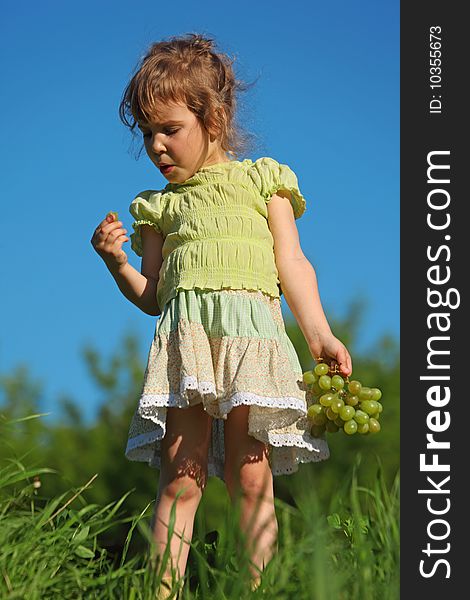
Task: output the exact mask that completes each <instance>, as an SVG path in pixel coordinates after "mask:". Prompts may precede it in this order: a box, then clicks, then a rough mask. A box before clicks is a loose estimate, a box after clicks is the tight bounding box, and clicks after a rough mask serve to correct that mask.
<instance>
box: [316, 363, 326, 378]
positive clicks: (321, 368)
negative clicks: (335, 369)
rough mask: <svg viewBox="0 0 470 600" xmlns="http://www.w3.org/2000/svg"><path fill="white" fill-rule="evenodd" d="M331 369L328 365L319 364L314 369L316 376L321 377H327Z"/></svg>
mask: <svg viewBox="0 0 470 600" xmlns="http://www.w3.org/2000/svg"><path fill="white" fill-rule="evenodd" d="M329 370H330V367H329V366H328V365H327V364H326V363H318V365H316V367H315V368H314V369H313V371H314V373H315V375H318V377H321V376H322V375H327V374H328V371H329Z"/></svg>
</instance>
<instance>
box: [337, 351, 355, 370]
mask: <svg viewBox="0 0 470 600" xmlns="http://www.w3.org/2000/svg"><path fill="white" fill-rule="evenodd" d="M336 358H337V361H338V364H339V368H340V371H341V372H342V373H343V375H350V374H351V373H352V362H351V357H350V355H349V352H348V351H347V350H346V348H342V349H341V350H339V351H338V354H337V357H336Z"/></svg>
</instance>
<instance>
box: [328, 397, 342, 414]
mask: <svg viewBox="0 0 470 600" xmlns="http://www.w3.org/2000/svg"><path fill="white" fill-rule="evenodd" d="M343 406H344V402H343V401H342V400H341V398H338V397H336V398H335V399H334V400H333V402H332V403H331V406H330V408H331V410H332V411H333V412H334V413H336V414H338V413H339V411H340V410H341V409H342V408H343Z"/></svg>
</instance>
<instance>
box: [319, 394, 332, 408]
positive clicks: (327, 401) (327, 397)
mask: <svg viewBox="0 0 470 600" xmlns="http://www.w3.org/2000/svg"><path fill="white" fill-rule="evenodd" d="M333 400H334V394H323V396H320V404H322V405H323V406H331V403H332V402H333Z"/></svg>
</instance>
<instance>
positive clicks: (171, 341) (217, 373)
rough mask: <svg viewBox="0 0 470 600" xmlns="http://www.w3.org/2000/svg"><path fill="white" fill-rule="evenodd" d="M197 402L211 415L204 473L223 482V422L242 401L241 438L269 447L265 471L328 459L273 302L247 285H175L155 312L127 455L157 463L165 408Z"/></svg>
mask: <svg viewBox="0 0 470 600" xmlns="http://www.w3.org/2000/svg"><path fill="white" fill-rule="evenodd" d="M200 402H202V404H203V408H204V410H205V411H206V412H207V413H208V414H209V415H210V416H212V417H213V421H212V434H211V444H210V449H209V455H208V476H216V477H219V478H220V479H222V480H224V460H225V452H224V420H225V419H226V418H227V414H228V413H229V412H230V411H231V410H232V409H233V408H234V407H236V406H240V405H242V404H246V405H249V406H250V409H249V416H248V434H249V435H250V436H253V437H254V438H256V439H257V440H260V441H261V442H264V443H265V444H266V445H267V446H268V458H269V463H270V468H271V471H272V474H273V475H287V474H291V473H294V472H295V471H297V470H298V465H299V463H306V462H313V461H320V460H324V459H327V458H328V457H329V449H328V444H327V442H326V439H325V437H323V438H314V437H313V436H312V435H311V434H310V424H309V421H308V419H307V416H306V415H307V408H308V404H309V398H308V394H307V388H306V386H305V384H304V383H303V380H302V368H301V366H300V363H299V359H298V356H297V354H296V351H295V349H294V346H293V344H292V342H291V340H290V339H289V337H288V336H287V333H286V331H285V325H284V321H283V317H282V312H281V304H280V299H279V298H273V297H271V296H268V295H266V294H264V293H263V292H261V291H252V290H231V289H223V290H216V291H212V290H180V291H178V293H177V295H176V297H174V298H172V299H171V300H170V301H169V302H168V303H167V304H166V305H165V307H164V308H163V311H162V314H161V316H160V318H159V319H158V320H157V323H156V327H155V336H154V338H153V341H152V343H151V346H150V351H149V354H148V361H147V366H146V369H145V375H144V381H143V386H142V391H141V395H140V398H139V401H138V406H137V409H136V411H135V413H134V416H133V417H132V420H131V424H130V430H129V438H128V442H127V448H126V457H127V458H128V459H129V460H134V461H144V462H147V463H148V464H149V465H150V466H151V467H155V468H160V464H161V463H160V443H161V440H162V439H163V437H164V436H165V432H166V415H167V409H168V408H169V407H178V408H181V410H184V409H185V408H187V407H189V406H193V405H195V404H198V403H200Z"/></svg>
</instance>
